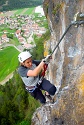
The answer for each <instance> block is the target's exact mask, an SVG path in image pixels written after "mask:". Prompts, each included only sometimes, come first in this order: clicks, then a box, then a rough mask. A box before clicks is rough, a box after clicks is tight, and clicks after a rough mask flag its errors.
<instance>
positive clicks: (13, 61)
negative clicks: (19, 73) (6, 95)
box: [0, 47, 19, 81]
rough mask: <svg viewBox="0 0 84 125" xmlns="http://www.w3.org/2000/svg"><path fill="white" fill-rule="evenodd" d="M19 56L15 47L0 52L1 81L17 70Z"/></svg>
mask: <svg viewBox="0 0 84 125" xmlns="http://www.w3.org/2000/svg"><path fill="white" fill-rule="evenodd" d="M18 54H19V52H18V51H17V50H16V49H15V48H14V47H7V48H5V49H3V50H0V81H2V80H4V78H5V77H6V76H7V75H9V74H10V73H11V72H13V71H14V70H15V69H16V68H17V66H18V58H17V56H18Z"/></svg>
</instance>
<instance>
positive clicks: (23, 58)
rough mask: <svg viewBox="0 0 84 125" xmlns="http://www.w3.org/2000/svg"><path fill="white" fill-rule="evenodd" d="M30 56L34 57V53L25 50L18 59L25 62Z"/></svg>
mask: <svg viewBox="0 0 84 125" xmlns="http://www.w3.org/2000/svg"><path fill="white" fill-rule="evenodd" d="M30 57H32V55H31V54H30V53H29V52H28V51H24V52H21V53H20V54H19V55H18V60H19V62H20V63H23V62H24V61H25V60H26V59H28V58H30Z"/></svg>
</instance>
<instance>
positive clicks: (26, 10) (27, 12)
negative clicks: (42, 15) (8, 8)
mask: <svg viewBox="0 0 84 125" xmlns="http://www.w3.org/2000/svg"><path fill="white" fill-rule="evenodd" d="M34 9H35V7H31V8H23V9H18V10H16V11H15V13H14V15H20V14H22V15H30V14H32V12H33V11H34Z"/></svg>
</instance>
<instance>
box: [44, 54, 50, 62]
mask: <svg viewBox="0 0 84 125" xmlns="http://www.w3.org/2000/svg"><path fill="white" fill-rule="evenodd" d="M51 58H52V57H51V55H47V56H46V58H45V59H43V62H46V63H48V62H50V59H51Z"/></svg>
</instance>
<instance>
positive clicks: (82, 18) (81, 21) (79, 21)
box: [38, 12, 84, 85]
mask: <svg viewBox="0 0 84 125" xmlns="http://www.w3.org/2000/svg"><path fill="white" fill-rule="evenodd" d="M72 25H75V26H77V27H78V26H79V25H84V14H83V13H81V12H80V13H79V12H78V13H76V14H75V16H74V20H73V21H71V23H70V24H69V26H68V27H67V29H66V30H65V32H64V34H63V35H62V37H61V38H60V40H59V41H58V43H57V45H56V46H55V48H54V49H53V51H52V53H51V54H50V56H49V58H50V57H51V56H52V54H53V53H54V51H55V50H56V48H57V47H58V46H59V44H60V43H61V41H62V39H63V38H64V36H65V35H66V33H67V32H68V30H69V29H70V27H71V26H72ZM48 64H49V62H45V64H44V71H43V72H42V73H41V77H40V80H39V83H38V85H40V84H41V83H42V80H43V78H44V76H45V72H46V70H47V67H48Z"/></svg>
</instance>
